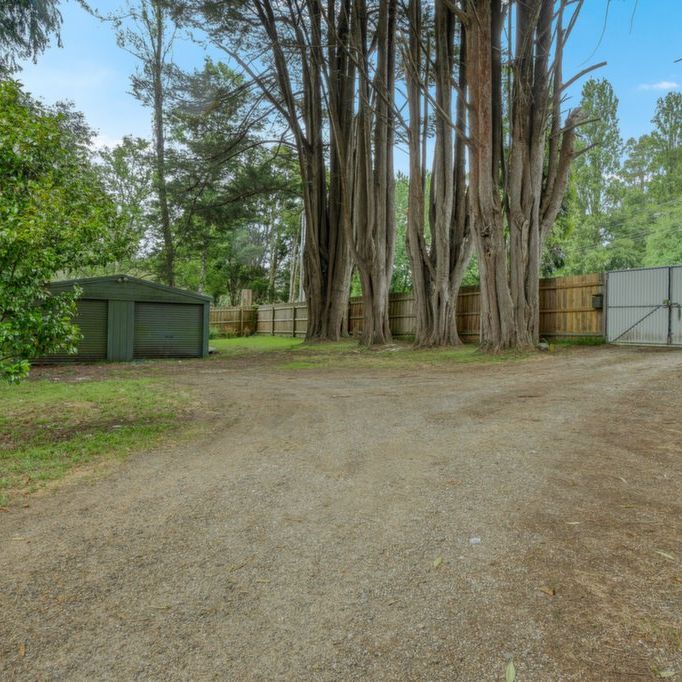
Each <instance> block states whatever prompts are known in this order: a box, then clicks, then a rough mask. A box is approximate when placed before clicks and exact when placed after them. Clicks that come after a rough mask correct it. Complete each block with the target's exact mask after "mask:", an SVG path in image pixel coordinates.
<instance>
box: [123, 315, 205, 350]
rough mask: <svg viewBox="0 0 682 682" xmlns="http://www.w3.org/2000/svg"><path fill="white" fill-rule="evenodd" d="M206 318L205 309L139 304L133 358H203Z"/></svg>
mask: <svg viewBox="0 0 682 682" xmlns="http://www.w3.org/2000/svg"><path fill="white" fill-rule="evenodd" d="M203 314H204V306H203V305H193V304H184V303H135V342H134V346H133V357H135V358H168V357H176V358H178V357H188V358H189V357H197V356H200V355H201V353H202V329H203V322H202V321H203Z"/></svg>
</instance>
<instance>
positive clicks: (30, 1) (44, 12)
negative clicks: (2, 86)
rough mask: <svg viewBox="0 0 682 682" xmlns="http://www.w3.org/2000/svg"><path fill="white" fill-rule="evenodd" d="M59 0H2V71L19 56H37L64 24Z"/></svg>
mask: <svg viewBox="0 0 682 682" xmlns="http://www.w3.org/2000/svg"><path fill="white" fill-rule="evenodd" d="M58 5H59V2H58V0H2V3H0V73H2V72H3V71H4V72H8V71H12V70H14V69H15V68H16V66H17V62H16V60H17V59H35V58H36V57H37V56H38V54H40V53H41V52H42V51H43V50H44V49H45V48H46V47H47V45H48V43H49V40H50V34H52V33H55V34H57V39H58V40H59V28H60V26H61V24H62V16H61V14H60V12H59V9H58Z"/></svg>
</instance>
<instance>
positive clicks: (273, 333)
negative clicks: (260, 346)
mask: <svg viewBox="0 0 682 682" xmlns="http://www.w3.org/2000/svg"><path fill="white" fill-rule="evenodd" d="M274 335H275V304H274V303H273V304H272V336H274Z"/></svg>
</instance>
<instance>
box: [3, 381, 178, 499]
mask: <svg viewBox="0 0 682 682" xmlns="http://www.w3.org/2000/svg"><path fill="white" fill-rule="evenodd" d="M181 398H182V396H180V395H178V394H177V392H176V391H175V390H173V391H170V390H169V389H168V388H167V387H165V386H164V385H163V383H162V382H159V381H155V380H151V379H140V378H133V379H104V380H91V381H74V382H56V381H50V380H48V379H39V380H34V381H26V382H24V383H23V384H20V385H19V386H6V385H0V403H1V404H2V406H3V410H2V413H1V414H0V506H5V505H6V504H8V503H9V502H10V500H11V499H12V498H14V497H16V496H18V495H20V494H23V493H27V492H33V491H35V490H37V489H38V488H40V487H42V486H43V485H45V483H47V482H48V481H53V480H56V479H59V478H62V477H63V476H65V475H66V474H67V473H69V472H70V471H72V470H73V469H74V468H76V467H78V466H81V465H83V464H86V463H89V462H93V461H95V460H97V461H100V460H102V459H104V458H110V457H116V458H122V457H125V456H126V455H128V454H129V453H130V452H132V451H133V450H136V449H141V448H143V447H146V446H149V445H151V444H152V443H153V442H154V441H155V440H156V439H157V438H158V437H159V436H160V435H161V434H163V433H164V432H167V431H169V430H171V429H173V428H175V427H176V426H177V425H178V423H179V420H178V417H179V413H180V404H181V403H180V401H181Z"/></svg>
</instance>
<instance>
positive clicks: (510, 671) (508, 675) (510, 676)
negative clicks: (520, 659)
mask: <svg viewBox="0 0 682 682" xmlns="http://www.w3.org/2000/svg"><path fill="white" fill-rule="evenodd" d="M504 679H505V682H514V681H515V680H516V666H515V665H514V661H509V663H507V667H506V669H505V671H504Z"/></svg>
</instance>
